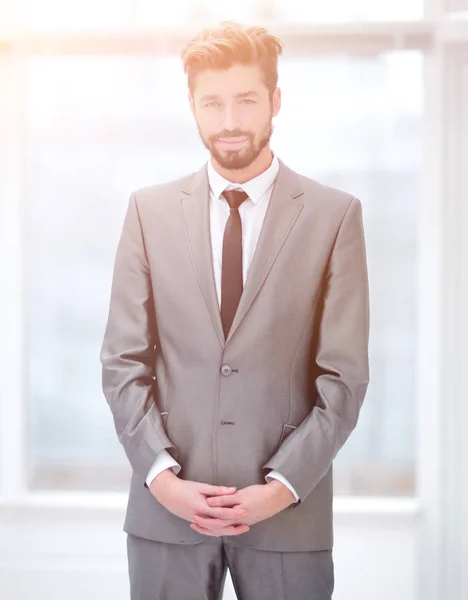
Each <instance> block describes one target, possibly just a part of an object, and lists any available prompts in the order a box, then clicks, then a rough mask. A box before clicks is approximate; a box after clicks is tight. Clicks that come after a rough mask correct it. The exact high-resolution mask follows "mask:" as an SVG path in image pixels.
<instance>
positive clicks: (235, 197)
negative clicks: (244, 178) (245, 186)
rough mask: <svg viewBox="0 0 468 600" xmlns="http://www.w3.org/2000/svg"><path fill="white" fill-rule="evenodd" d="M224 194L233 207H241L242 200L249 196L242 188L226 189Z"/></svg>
mask: <svg viewBox="0 0 468 600" xmlns="http://www.w3.org/2000/svg"><path fill="white" fill-rule="evenodd" d="M223 196H224V197H225V198H226V200H227V201H228V204H229V206H230V207H231V208H239V206H240V205H241V204H242V202H244V200H246V199H247V198H248V195H247V194H246V193H245V192H244V191H240V190H225V191H224V192H223Z"/></svg>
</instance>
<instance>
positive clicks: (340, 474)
mask: <svg viewBox="0 0 468 600" xmlns="http://www.w3.org/2000/svg"><path fill="white" fill-rule="evenodd" d="M421 69H422V64H421V55H420V54H419V53H417V52H416V53H413V52H389V53H384V54H381V55H376V56H367V57H357V56H355V57H351V56H348V55H346V54H343V55H338V56H333V57H328V56H325V57H312V56H309V55H297V54H287V55H285V56H284V59H283V60H282V63H281V66H280V85H281V87H282V89H283V108H282V111H281V113H280V115H279V117H278V119H277V124H276V129H275V133H274V137H273V144H272V146H273V148H274V149H275V150H276V151H277V153H278V154H279V155H280V156H281V157H282V158H283V160H284V161H285V162H286V163H287V164H289V165H290V166H292V167H293V168H294V169H296V170H298V171H299V172H302V173H304V174H306V175H309V176H311V177H314V178H316V179H319V180H321V181H323V182H325V183H329V184H330V185H334V186H337V187H342V188H343V189H346V190H348V191H350V192H352V193H354V194H355V195H357V196H358V197H360V199H361V200H362V202H363V207H364V218H365V227H366V235H367V244H368V257H369V270H370V280H371V296H372V298H371V301H372V344H371V346H372V352H371V361H372V364H371V369H372V383H371V386H370V389H369V392H368V396H367V399H366V401H365V405H364V407H363V412H362V417H361V420H360V423H359V425H358V429H357V430H356V431H355V432H354V433H353V435H352V437H351V438H350V440H349V441H348V443H347V445H346V446H345V448H344V449H343V451H342V453H340V454H339V456H338V458H337V461H336V463H335V464H336V467H335V477H336V483H337V492H338V493H345V494H348V493H352V494H360V493H364V494H392V495H398V494H411V493H413V482H414V458H415V455H414V452H415V451H414V447H413V438H414V430H415V422H414V406H415V377H414V373H415V364H414V363H415V353H416V347H415V344H416V331H415V325H414V323H415V320H414V312H415V310H416V301H417V299H416V292H415V269H416V259H417V245H416V230H417V211H416V206H417V199H418V194H419V179H420V168H421V165H420V157H421V147H420V144H421V131H420V120H421V104H422V103H421V92H422V85H421ZM304 74H307V76H306V77H305V76H304ZM27 95H28V105H27V111H28V123H27V156H26V174H27V177H26V185H25V198H26V205H27V211H26V215H27V232H28V233H27V240H28V249H27V253H26V256H27V308H26V313H27V315H28V319H27V321H28V396H29V407H30V440H31V443H30V483H31V485H32V487H34V488H48V487H51V488H76V487H77V488H88V489H125V488H126V486H127V485H128V477H129V475H130V472H129V468H128V465H127V460H126V457H125V455H124V452H123V449H122V448H121V447H120V445H119V444H118V442H117V439H116V435H115V432H114V429H113V423H112V418H111V413H110V411H109V409H108V407H107V405H106V403H105V400H104V398H103V395H102V392H101V381H100V364H99V361H98V354H99V349H100V344H101V342H102V335H103V328H104V325H105V321H106V317H107V309H108V296H109V289H110V281H111V271H112V263H113V259H114V252H115V247H116V244H117V241H118V236H119V234H120V228H121V224H122V218H123V214H124V210H125V208H126V204H127V201H128V196H129V194H130V192H131V191H132V190H133V189H136V188H138V187H141V186H144V185H149V184H151V183H155V182H158V181H164V180H167V179H171V178H174V177H177V176H179V175H181V174H184V173H186V172H189V171H192V170H194V169H196V168H198V167H199V166H200V165H201V164H202V162H203V161H204V160H205V159H206V155H205V151H204V148H203V146H202V144H201V142H200V141H199V139H198V133H197V131H196V127H195V125H194V123H193V120H192V116H191V114H190V111H189V106H188V102H187V97H186V82H185V78H184V76H183V72H182V67H181V64H180V60H179V58H178V57H175V56H168V57H160V58H156V57H141V56H140V57H131V58H125V57H108V56H107V57H81V56H78V57H67V56H62V57H53V58H42V57H41V58H31V59H29V61H28V66H27ZM382 274H385V277H383V276H382ZM389 274H391V278H390V277H389ZM396 374H397V376H396Z"/></svg>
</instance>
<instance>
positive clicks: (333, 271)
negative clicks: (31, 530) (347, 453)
mask: <svg viewBox="0 0 468 600" xmlns="http://www.w3.org/2000/svg"><path fill="white" fill-rule="evenodd" d="M281 53H282V44H281V42H280V41H279V40H278V39H277V38H275V37H274V36H272V35H270V34H268V33H267V31H265V30H264V29H263V28H244V27H242V26H240V25H238V24H235V23H230V22H225V23H222V24H221V25H220V27H218V28H214V29H209V30H205V31H203V32H202V33H201V34H200V35H199V36H197V38H195V39H193V40H191V42H190V43H189V44H188V45H187V47H186V48H185V49H184V51H183V53H182V58H183V64H184V68H185V71H186V73H187V76H188V87H189V101H190V106H191V110H192V113H193V116H194V118H195V120H196V123H197V126H198V129H199V133H200V136H201V138H202V140H203V143H204V144H205V146H206V148H207V149H208V151H209V153H210V160H209V161H208V163H207V164H206V165H204V166H203V167H202V168H201V169H200V170H199V171H198V172H196V173H193V174H190V175H187V176H184V177H182V178H180V179H178V180H176V181H171V182H168V183H163V184H158V185H154V186H151V187H148V188H144V189H141V190H138V191H136V192H134V193H133V194H132V195H131V198H130V201H129V204H128V209H127V213H126V216H125V221H124V225H123V230H122V235H121V239H120V242H119V245H118V249H117V253H116V259H115V266H114V274H113V283H112V290H111V300H110V310H109V318H108V323H107V327H106V331H105V336H104V341H103V346H102V350H101V356H100V358H101V362H102V366H103V390H104V394H105V396H106V399H107V401H108V403H109V405H110V408H111V410H112V413H113V417H114V422H115V427H116V431H117V434H118V438H119V441H120V442H121V443H122V445H123V447H124V450H125V452H126V455H127V457H128V460H129V462H130V464H131V466H132V470H133V474H132V480H131V485H130V495H129V500H128V507H127V513H126V518H125V524H124V531H125V532H127V549H128V562H129V576H130V587H131V597H132V599H133V600H150V599H151V600H156V599H163V598H164V599H168V600H192V599H193V600H201V599H205V598H206V599H215V598H220V597H221V593H222V587H223V584H224V580H225V575H226V567H227V566H229V569H230V573H231V576H232V580H233V584H234V587H235V589H236V593H237V596H238V598H239V599H242V600H263V599H265V600H266V599H268V600H272V599H280V598H284V599H287V600H302V599H304V600H305V599H307V600H326V599H329V598H331V595H332V592H333V587H334V568H333V559H332V548H333V518H332V500H333V487H332V461H333V459H334V457H335V456H336V454H337V452H338V451H339V449H340V448H341V447H342V446H343V444H344V443H345V441H346V439H347V438H348V436H349V434H350V433H351V431H352V430H353V429H354V427H355V426H356V423H357V420H358V415H359V411H360V407H361V405H362V402H363V400H364V396H365V393H366V389H367V385H368V380H369V368H368V333H369V304H368V281H367V267H366V253H365V242H364V233H363V226H362V214H361V203H360V201H359V200H358V199H357V198H355V197H354V196H353V195H351V194H348V193H346V192H343V191H340V190H337V189H334V188H331V187H328V186H325V185H323V184H321V183H319V182H317V181H315V180H313V179H310V178H308V177H305V176H302V175H299V174H297V173H295V172H294V171H293V170H291V169H290V168H289V167H287V166H286V165H285V164H284V163H283V162H282V161H281V160H280V159H279V158H278V157H277V156H276V155H275V154H274V153H273V152H272V150H271V149H270V137H271V134H272V119H273V118H274V117H275V116H276V115H277V114H278V112H279V110H280V105H281V92H280V89H279V88H278V87H277V80H278V74H277V62H278V56H279V55H280V54H281Z"/></svg>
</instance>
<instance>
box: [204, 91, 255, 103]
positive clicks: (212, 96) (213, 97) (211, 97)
mask: <svg viewBox="0 0 468 600" xmlns="http://www.w3.org/2000/svg"><path fill="white" fill-rule="evenodd" d="M246 96H259V94H258V92H256V91H255V90H249V91H248V92H241V93H240V94H236V96H235V97H236V98H245V97H246ZM212 100H219V96H216V95H215V94H207V95H205V96H202V97H201V98H200V102H211V101H212Z"/></svg>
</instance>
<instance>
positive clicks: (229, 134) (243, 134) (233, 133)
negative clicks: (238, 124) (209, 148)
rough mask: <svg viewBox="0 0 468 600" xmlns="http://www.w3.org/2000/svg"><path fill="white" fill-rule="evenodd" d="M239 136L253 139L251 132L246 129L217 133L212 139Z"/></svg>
mask: <svg viewBox="0 0 468 600" xmlns="http://www.w3.org/2000/svg"><path fill="white" fill-rule="evenodd" d="M238 137H246V138H249V140H250V139H251V134H250V133H247V132H245V131H228V132H226V133H218V134H217V135H212V136H211V138H210V139H211V140H219V139H220V138H224V139H226V140H227V139H230V138H238Z"/></svg>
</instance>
